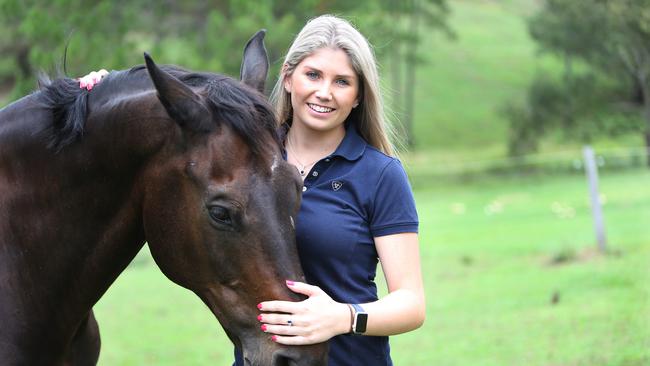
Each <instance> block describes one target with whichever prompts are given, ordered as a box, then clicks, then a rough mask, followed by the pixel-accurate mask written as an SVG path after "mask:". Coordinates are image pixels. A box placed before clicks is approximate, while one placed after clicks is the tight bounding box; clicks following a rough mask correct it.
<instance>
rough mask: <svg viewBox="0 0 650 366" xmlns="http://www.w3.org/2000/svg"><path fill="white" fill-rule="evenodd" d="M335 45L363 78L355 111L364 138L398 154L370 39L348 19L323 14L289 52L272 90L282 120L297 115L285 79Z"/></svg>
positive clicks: (274, 103)
mask: <svg viewBox="0 0 650 366" xmlns="http://www.w3.org/2000/svg"><path fill="white" fill-rule="evenodd" d="M324 47H331V48H334V49H340V50H342V51H343V52H345V53H346V54H347V55H348V57H349V58H350V61H351V63H352V67H353V68H354V71H355V72H356V73H357V76H358V77H359V80H360V81H361V82H360V83H359V85H360V86H359V96H360V98H359V100H360V103H359V106H358V107H357V108H355V110H353V111H352V112H351V115H354V116H358V118H357V119H356V120H355V121H354V123H356V125H357V129H358V130H359V133H360V134H361V136H363V138H364V139H365V140H366V141H367V142H368V143H369V144H370V145H372V146H374V147H375V148H377V149H379V150H380V151H382V152H383V153H384V154H386V155H390V156H394V155H395V148H394V145H393V144H392V143H391V140H390V138H389V136H390V137H392V136H393V130H392V127H391V125H390V124H388V123H387V118H386V115H385V111H384V106H383V100H382V96H381V90H380V86H379V72H378V70H377V62H376V60H375V55H374V52H373V50H372V48H371V47H370V44H369V43H368V41H367V40H366V38H365V37H364V36H363V35H362V34H361V33H360V32H359V31H358V30H357V29H356V28H354V26H352V25H351V24H350V23H349V22H348V21H346V20H344V19H341V18H339V17H336V16H333V15H321V16H319V17H317V18H314V19H312V20H310V21H309V22H307V24H305V26H304V27H303V28H302V30H301V31H300V33H299V34H298V36H296V39H295V40H294V41H293V44H292V45H291V47H290V48H289V51H288V52H287V56H286V57H285V59H284V64H283V66H282V69H281V71H280V77H279V78H278V81H277V83H276V84H275V86H274V87H273V91H272V92H271V103H272V104H273V105H274V106H275V109H276V113H277V114H278V120H279V121H280V123H285V122H287V121H289V120H290V119H291V117H292V115H293V108H292V106H291V96H290V95H289V93H288V92H287V91H286V90H285V89H284V86H283V82H284V80H285V78H287V77H289V76H291V74H292V73H293V72H294V70H295V68H296V66H298V64H299V63H300V62H301V61H302V60H303V59H305V58H306V57H308V56H310V55H311V54H313V53H314V52H315V51H316V50H318V49H321V48H324Z"/></svg>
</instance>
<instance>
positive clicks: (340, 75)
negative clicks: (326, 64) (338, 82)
mask: <svg viewBox="0 0 650 366" xmlns="http://www.w3.org/2000/svg"><path fill="white" fill-rule="evenodd" d="M305 67H306V68H308V69H312V70H314V71H318V72H320V73H322V72H323V70H321V69H319V68H318V67H316V66H312V65H310V64H305ZM336 77H337V78H344V79H353V78H355V77H356V75H348V74H338V75H336Z"/></svg>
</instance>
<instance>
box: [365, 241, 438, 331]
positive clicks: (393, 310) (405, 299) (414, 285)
mask: <svg viewBox="0 0 650 366" xmlns="http://www.w3.org/2000/svg"><path fill="white" fill-rule="evenodd" d="M375 246H376V247H377V253H378V254H379V260H380V261H381V267H382V269H383V271H384V276H385V277H386V284H387V286H388V295H386V296H384V297H382V298H381V299H379V300H377V301H375V302H372V303H368V304H362V305H361V306H363V309H364V310H365V311H366V312H367V313H368V327H367V330H366V334H367V335H393V334H399V333H404V332H408V331H410V330H413V329H417V328H419V327H420V326H421V325H422V323H423V322H424V317H425V302H424V287H423V285H422V273H421V270H420V249H419V242H418V235H417V234H416V233H404V234H394V235H386V236H381V237H377V238H375Z"/></svg>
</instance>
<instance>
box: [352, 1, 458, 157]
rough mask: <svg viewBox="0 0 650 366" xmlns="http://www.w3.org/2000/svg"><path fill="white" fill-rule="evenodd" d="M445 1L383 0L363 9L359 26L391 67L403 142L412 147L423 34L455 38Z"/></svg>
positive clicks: (395, 102) (360, 8) (371, 2)
mask: <svg viewBox="0 0 650 366" xmlns="http://www.w3.org/2000/svg"><path fill="white" fill-rule="evenodd" d="M449 12H450V10H449V7H448V6H447V2H446V0H401V1H397V0H381V1H368V2H366V4H365V6H360V7H359V9H357V13H358V14H360V15H359V18H360V23H361V24H360V25H361V28H362V30H363V31H364V34H366V35H368V36H369V38H370V41H371V42H372V43H373V44H374V45H375V46H376V50H377V54H378V57H379V58H380V59H382V60H384V61H386V64H388V65H389V67H390V75H391V79H392V80H391V86H392V88H393V90H394V93H395V95H394V96H393V98H392V106H393V110H395V111H396V112H397V113H399V114H402V116H403V117H402V129H403V134H404V136H405V139H404V142H405V143H406V145H407V146H409V147H412V146H414V144H415V139H414V136H413V121H414V110H415V108H414V103H415V96H414V94H415V84H416V81H417V78H416V70H417V67H418V66H419V65H420V64H422V63H423V62H426V60H425V59H424V57H422V56H421V55H420V53H419V51H418V49H419V45H420V43H421V41H422V33H423V32H428V33H431V32H442V33H443V34H444V35H446V36H447V37H448V38H454V37H455V34H454V33H453V31H452V30H451V28H450V27H449V25H448V23H447V18H448V16H449Z"/></svg>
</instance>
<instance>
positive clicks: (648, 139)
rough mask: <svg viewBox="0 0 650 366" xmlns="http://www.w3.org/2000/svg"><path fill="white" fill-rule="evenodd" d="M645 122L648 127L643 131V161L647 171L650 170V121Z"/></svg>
mask: <svg viewBox="0 0 650 366" xmlns="http://www.w3.org/2000/svg"><path fill="white" fill-rule="evenodd" d="M646 122H647V124H648V126H646V131H645V160H646V164H647V165H648V169H650V120H647V121H646Z"/></svg>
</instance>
